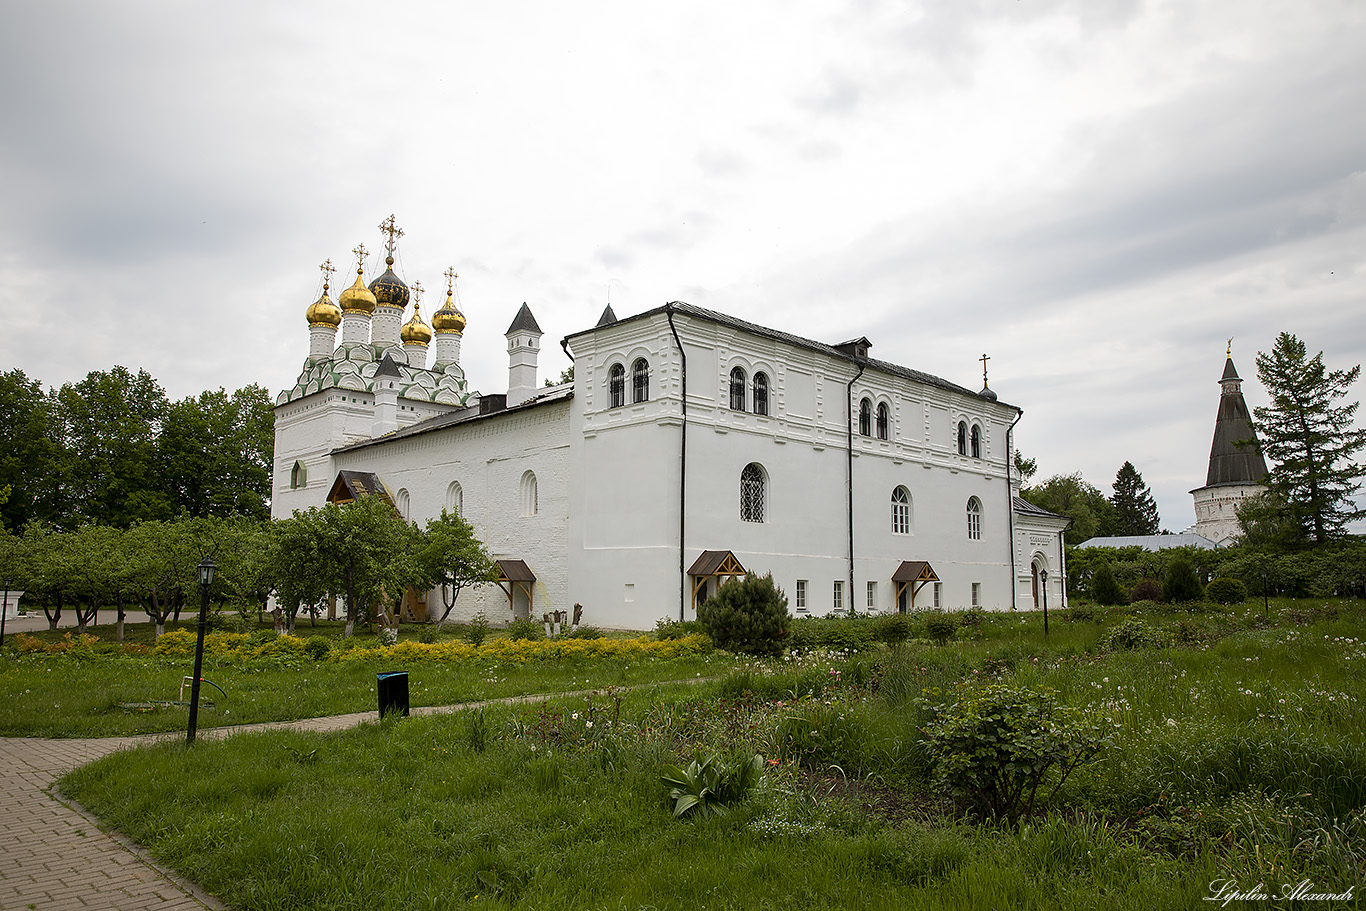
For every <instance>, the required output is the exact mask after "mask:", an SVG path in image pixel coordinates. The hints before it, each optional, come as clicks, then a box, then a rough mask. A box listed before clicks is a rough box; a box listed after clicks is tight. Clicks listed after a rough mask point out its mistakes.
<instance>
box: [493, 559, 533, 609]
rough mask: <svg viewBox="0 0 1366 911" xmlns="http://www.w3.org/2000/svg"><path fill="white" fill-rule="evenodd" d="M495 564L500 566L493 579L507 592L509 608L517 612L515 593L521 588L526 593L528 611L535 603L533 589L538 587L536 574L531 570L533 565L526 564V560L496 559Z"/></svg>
mask: <svg viewBox="0 0 1366 911" xmlns="http://www.w3.org/2000/svg"><path fill="white" fill-rule="evenodd" d="M493 562H494V565H495V566H497V567H498V572H497V574H496V575H495V576H494V577H493V581H494V582H496V583H498V587H499V588H501V589H502V590H503V591H505V592H507V596H508V610H510V611H513V612H514V613H516V605H515V604H514V600H515V598H514V595H515V594H516V593H517V592H518V591H519V590H520V591H521V592H523V593H524V594H525V595H526V606H527V611H528V613H530V612H531V608H532V606H533V605H534V603H535V602H534V601H533V600H532V599H533V595H532V590H533V589H534V588H535V587H536V574H535V573H533V572H532V571H531V567H530V566H527V565H526V561H525V560H494V561H493Z"/></svg>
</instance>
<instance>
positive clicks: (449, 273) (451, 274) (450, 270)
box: [441, 266, 460, 297]
mask: <svg viewBox="0 0 1366 911" xmlns="http://www.w3.org/2000/svg"><path fill="white" fill-rule="evenodd" d="M441 274H442V275H444V276H446V296H447V297H450V294H451V288H452V287H454V285H455V280H456V279H457V278H459V277H460V276H459V275H457V274H456V272H455V266H447V267H446V271H445V272H442V273H441Z"/></svg>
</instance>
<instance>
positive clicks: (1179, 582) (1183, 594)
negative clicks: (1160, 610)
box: [1162, 557, 1205, 604]
mask: <svg viewBox="0 0 1366 911" xmlns="http://www.w3.org/2000/svg"><path fill="white" fill-rule="evenodd" d="M1204 593H1205V589H1204V586H1202V585H1201V584H1200V580H1199V579H1198V578H1196V576H1195V567H1193V566H1191V563H1190V561H1189V560H1187V559H1186V558H1185V557H1175V558H1173V560H1172V562H1171V563H1170V564H1168V565H1167V577H1166V578H1165V579H1163V580H1162V597H1163V599H1164V600H1166V601H1171V602H1174V603H1177V604H1180V603H1183V602H1186V601H1199V600H1200V596H1201V595H1203V594H1204Z"/></svg>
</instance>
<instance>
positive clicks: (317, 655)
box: [304, 636, 332, 661]
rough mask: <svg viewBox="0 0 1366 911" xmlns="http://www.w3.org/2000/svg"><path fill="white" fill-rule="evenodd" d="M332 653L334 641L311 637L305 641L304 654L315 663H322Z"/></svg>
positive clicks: (322, 637)
mask: <svg viewBox="0 0 1366 911" xmlns="http://www.w3.org/2000/svg"><path fill="white" fill-rule="evenodd" d="M331 651H332V640H331V639H329V638H327V637H326V636H309V637H308V638H307V639H305V640H304V654H306V655H308V657H310V658H312V659H313V660H314V661H322V660H323V659H324V658H326V657H327V656H328V654H329V653H330V652H331Z"/></svg>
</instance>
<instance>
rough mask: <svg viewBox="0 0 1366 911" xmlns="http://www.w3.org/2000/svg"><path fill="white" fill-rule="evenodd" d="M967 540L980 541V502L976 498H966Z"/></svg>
mask: <svg viewBox="0 0 1366 911" xmlns="http://www.w3.org/2000/svg"><path fill="white" fill-rule="evenodd" d="M968 539H969V540H972V541H980V540H982V501H981V500H979V499H977V498H976V497H969V498H968Z"/></svg>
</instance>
